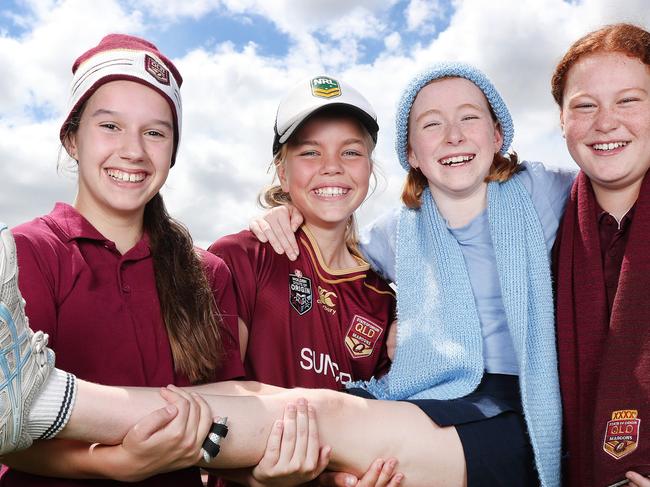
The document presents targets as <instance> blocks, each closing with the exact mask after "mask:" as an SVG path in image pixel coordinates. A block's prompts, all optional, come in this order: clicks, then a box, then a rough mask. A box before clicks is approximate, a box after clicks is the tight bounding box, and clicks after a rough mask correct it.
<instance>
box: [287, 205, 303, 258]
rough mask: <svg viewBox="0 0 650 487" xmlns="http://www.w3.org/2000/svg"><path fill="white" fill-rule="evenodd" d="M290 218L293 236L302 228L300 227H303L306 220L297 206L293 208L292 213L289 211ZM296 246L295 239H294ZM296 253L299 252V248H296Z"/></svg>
mask: <svg viewBox="0 0 650 487" xmlns="http://www.w3.org/2000/svg"><path fill="white" fill-rule="evenodd" d="M289 216H290V225H289V226H290V228H291V234H292V235H293V234H294V233H296V231H297V230H298V229H299V228H300V225H302V222H303V221H304V218H303V216H302V213H300V212H299V211H298V210H297V209H296V207H295V206H291V208H290V211H289ZM293 243H294V244H295V243H296V242H295V238H294V242H293ZM295 250H296V252H297V251H298V246H297V245H296V246H295Z"/></svg>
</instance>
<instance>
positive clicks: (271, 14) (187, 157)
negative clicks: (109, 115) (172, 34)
mask: <svg viewBox="0 0 650 487" xmlns="http://www.w3.org/2000/svg"><path fill="white" fill-rule="evenodd" d="M154 4H155V5H159V4H161V5H163V7H164V8H165V10H161V11H160V12H159V13H160V19H161V18H164V21H165V22H170V23H171V22H174V21H175V20H174V19H175V18H181V17H190V18H198V17H200V16H201V15H206V14H207V13H208V12H213V13H214V12H217V11H218V13H219V14H221V12H223V11H224V10H226V11H227V12H229V15H253V14H255V15H263V16H264V17H266V18H267V19H269V20H270V21H271V22H273V23H274V24H275V25H277V26H278V29H280V30H282V31H283V32H290V35H291V39H292V44H291V46H290V48H289V49H288V51H287V55H286V56H285V57H277V56H269V57H266V56H264V55H262V54H261V53H260V50H259V49H258V48H257V47H256V46H255V45H253V44H250V45H248V46H246V47H245V48H243V49H241V48H235V47H234V46H233V45H231V44H228V43H225V44H220V45H214V44H211V43H210V42H200V43H199V44H200V45H198V46H196V47H194V48H189V49H186V50H184V51H183V52H187V54H185V55H184V56H183V57H182V58H179V59H175V60H174V61H175V62H176V63H177V65H178V67H179V69H180V70H181V72H182V74H183V77H184V79H185V83H184V85H183V88H182V92H183V100H184V127H183V128H184V132H183V137H182V142H181V149H180V153H179V158H178V163H177V165H176V166H175V167H174V168H173V170H172V172H171V175H170V178H169V181H168V184H167V185H166V187H165V189H164V194H165V197H166V200H167V202H168V206H169V209H170V211H171V212H172V213H173V214H174V215H176V216H178V217H179V218H180V219H181V220H183V221H184V222H186V223H187V224H188V225H189V227H190V229H191V231H192V233H193V235H194V236H195V238H196V239H197V241H199V242H200V243H202V244H207V243H209V242H211V241H212V240H214V239H215V238H216V237H217V236H220V235H223V234H224V233H227V232H233V231H236V230H239V229H241V228H242V227H243V226H245V225H246V222H247V221H248V218H249V217H250V216H251V215H252V214H253V213H254V212H256V211H258V210H257V209H256V207H255V198H256V194H257V192H258V191H259V190H260V189H261V188H262V187H263V186H264V185H265V184H266V183H268V182H270V180H271V176H270V175H269V174H267V173H266V169H267V166H268V163H269V160H270V155H271V154H270V153H271V150H270V147H271V141H272V126H273V121H274V116H275V110H276V108H277V103H278V102H279V100H280V98H281V97H282V95H283V93H284V92H285V91H286V90H287V89H288V88H289V87H291V86H292V85H293V84H294V83H296V82H297V81H299V80H300V79H303V78H306V77H309V76H311V75H315V74H325V73H328V71H329V73H328V74H333V75H337V76H340V77H341V78H343V79H345V80H346V81H348V82H350V83H351V84H353V85H354V86H356V87H357V88H358V89H359V90H360V91H361V92H363V93H364V94H365V95H366V96H367V97H368V99H369V100H370V101H371V103H372V104H373V105H374V107H375V109H376V111H377V113H378V115H379V120H380V125H381V130H380V140H379V145H378V147H377V151H376V157H375V158H376V160H378V161H379V163H380V165H381V166H382V167H383V172H384V174H385V180H386V181H387V183H386V184H387V188H386V189H385V191H384V192H383V193H382V192H381V191H379V192H378V194H376V195H375V196H373V198H372V199H371V200H370V201H368V202H367V203H366V204H365V205H364V207H363V208H362V210H361V220H362V221H364V220H365V221H367V220H368V219H370V218H371V217H373V216H375V215H377V214H379V213H381V212H382V211H384V210H385V209H386V208H387V207H388V206H393V205H395V204H397V202H398V197H399V192H400V189H401V184H402V180H403V177H404V172H403V170H402V169H401V167H399V165H398V164H397V162H396V160H395V156H394V149H393V140H394V135H393V132H394V130H393V123H394V107H395V103H396V101H397V98H398V95H399V93H400V90H401V88H402V86H403V85H404V84H405V83H406V81H407V80H408V79H409V78H410V77H411V76H412V75H413V74H414V73H415V72H416V71H418V70H420V69H422V68H423V67H424V66H426V65H427V64H428V63H430V62H432V61H436V60H443V59H451V60H461V59H462V60H465V61H468V62H472V63H475V64H477V65H478V66H479V67H480V68H481V69H483V70H485V71H486V73H488V75H489V76H490V78H491V79H492V80H493V81H494V83H495V84H496V85H497V87H498V88H499V89H500V90H501V92H502V94H503V96H504V98H505V99H506V101H507V102H508V104H509V105H510V107H511V109H512V112H513V115H514V118H515V123H516V128H517V135H516V139H515V148H516V149H517V151H518V152H519V154H520V155H521V156H523V157H524V158H531V159H542V160H545V161H549V162H551V163H554V164H555V165H557V164H564V165H568V164H570V162H569V158H568V154H567V153H566V150H565V149H564V144H563V141H562V139H561V138H560V136H559V130H558V128H557V125H558V124H557V109H556V107H555V106H554V104H553V101H552V99H551V97H550V94H549V92H550V89H549V79H550V74H551V72H552V69H553V67H554V64H555V63H556V62H557V60H558V59H559V57H560V56H561V54H562V53H563V51H564V50H565V49H566V48H567V47H568V46H569V45H570V43H571V42H572V41H573V40H575V39H576V38H577V37H578V36H579V35H582V34H584V33H585V32H587V31H588V30H590V29H592V28H594V27H595V26H597V25H600V24H601V23H605V22H614V21H618V20H630V19H632V20H634V21H635V22H637V23H641V25H645V26H646V27H648V26H649V25H650V11H649V10H648V9H647V8H645V2H643V1H641V0H638V1H634V0H629V1H627V2H626V8H625V9H620V10H624V11H625V12H624V13H621V12H618V11H616V10H614V9H612V7H610V6H609V5H610V3H609V2H607V1H606V0H585V1H583V2H582V3H573V4H572V3H567V2H563V1H561V0H544V1H542V0H540V1H530V2H525V4H524V2H520V1H519V0H503V1H501V2H483V1H481V0H465V1H463V2H456V3H454V5H455V7H456V11H455V13H454V14H453V16H452V17H451V18H450V19H449V20H450V23H449V26H448V28H446V29H445V30H444V31H443V32H440V33H439V35H438V36H437V37H436V39H434V40H432V41H426V43H425V42H424V41H423V40H421V41H420V44H417V45H409V44H408V43H407V41H406V40H405V39H408V38H409V36H411V34H409V36H407V35H403V33H401V32H399V31H396V30H394V28H393V26H392V24H390V22H389V21H388V20H387V18H386V15H387V14H388V13H389V11H391V12H393V13H394V9H395V8H396V7H395V6H394V4H395V2H394V1H393V2H376V1H373V0H364V1H359V2H349V1H347V0H345V1H344V0H335V1H327V2H326V1H320V0H319V1H316V2H305V1H303V0H279V1H277V2H268V1H266V2H262V1H261V0H259V1H258V0H221V1H213V2H208V1H207V0H206V1H203V2H181V1H180V0H178V1H172V2H155V3H154V2H153V1H152V0H140V1H137V2H136V1H135V0H134V1H129V2H124V1H123V2H118V1H117V0H115V1H109V0H105V1H103V2H102V5H103V9H102V11H101V13H100V12H98V11H97V9H96V7H95V6H94V3H93V2H87V1H84V0H60V1H56V2H54V1H46V0H42V1H38V2H36V1H34V2H32V3H30V4H28V5H29V6H31V8H32V9H33V10H30V11H28V13H27V14H26V15H23V16H22V17H21V19H20V21H21V22H24V24H25V25H26V26H27V30H26V31H25V33H24V34H22V35H21V36H20V37H9V36H8V35H7V34H4V35H3V36H2V37H0V64H2V66H3V75H4V76H2V77H1V78H0V130H1V133H2V137H0V181H2V183H3V191H2V192H1V193H0V208H2V211H1V212H0V219H2V218H4V219H5V220H7V221H8V223H10V224H12V225H15V224H17V223H20V222H21V221H25V220H27V219H30V218H33V217H34V216H36V215H38V214H42V213H45V212H47V211H49V209H50V208H51V207H52V205H53V202H54V201H55V200H64V201H72V199H73V197H74V179H72V180H71V179H70V178H69V177H66V176H60V177H57V176H56V175H55V174H56V169H55V167H56V158H57V152H58V139H57V134H58V121H59V120H60V119H61V117H62V110H63V109H64V106H65V103H66V99H67V92H68V85H69V82H70V77H71V75H70V67H71V65H72V62H73V60H74V59H75V58H76V56H77V55H79V54H80V51H82V50H84V49H86V48H88V47H90V46H92V45H94V44H96V43H97V41H98V40H99V39H100V38H101V37H102V36H103V35H104V34H106V33H108V32H111V31H122V32H131V33H134V34H139V35H143V36H145V37H146V36H147V34H148V33H149V32H154V31H155V29H156V28H157V27H158V25H157V24H156V22H160V19H154V20H153V21H149V20H148V19H149V18H150V17H149V12H148V13H147V15H144V13H143V12H145V11H146V9H147V8H148V7H150V6H151V5H154ZM413 5H414V2H410V3H408V4H407V3H406V2H405V1H403V2H402V3H401V4H400V5H399V7H400V8H401V9H402V15H403V16H405V15H406V8H407V6H409V8H415V7H413ZM161 8H162V7H161ZM391 9H393V10H391ZM623 15H625V16H626V17H622V16H623ZM5 18H7V17H5ZM402 18H404V17H402ZM364 20H365V21H367V22H365V23H363V22H362V21H364ZM362 24H363V25H362ZM430 24H431V19H430V18H429V20H427V21H426V22H424V21H422V22H421V24H420V25H419V27H418V29H426V28H428V26H430ZM357 25H358V27H359V30H358V32H357V30H356V29H355V27H356V26H357ZM372 36H375V39H378V40H379V41H380V42H379V45H380V46H381V45H382V42H381V41H382V40H383V45H384V46H385V50H384V52H382V53H381V54H380V55H379V56H378V57H377V58H376V59H375V60H374V61H372V62H371V63H361V62H359V60H360V59H363V58H362V57H360V54H362V53H363V51H362V49H363V40H365V39H366V38H368V37H372ZM421 39H423V38H421ZM205 46H210V47H205ZM354 60H356V62H353V61H354ZM31 105H38V106H40V107H46V109H50V110H51V111H52V116H51V117H48V118H47V119H46V120H42V121H34V118H33V113H32V107H31Z"/></svg>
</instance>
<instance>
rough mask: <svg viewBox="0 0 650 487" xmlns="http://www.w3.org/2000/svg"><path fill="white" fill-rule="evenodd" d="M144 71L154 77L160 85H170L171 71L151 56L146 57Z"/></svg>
mask: <svg viewBox="0 0 650 487" xmlns="http://www.w3.org/2000/svg"><path fill="white" fill-rule="evenodd" d="M144 69H146V70H147V73H149V74H150V75H151V76H153V77H154V78H155V79H156V81H158V83H161V84H163V85H169V71H168V70H167V68H166V67H165V66H163V65H162V64H160V63H159V62H158V61H156V60H155V59H154V58H152V57H151V56H149V54H145V55H144Z"/></svg>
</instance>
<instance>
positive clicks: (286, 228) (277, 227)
mask: <svg viewBox="0 0 650 487" xmlns="http://www.w3.org/2000/svg"><path fill="white" fill-rule="evenodd" d="M302 221H303V217H302V215H301V214H300V212H298V211H297V210H296V209H295V208H294V207H293V206H278V207H275V208H272V209H271V210H269V211H267V212H266V214H265V215H263V216H262V217H256V218H254V219H252V220H251V221H250V222H249V224H248V227H249V229H250V231H251V232H253V234H254V235H255V237H257V239H258V240H259V241H260V242H268V243H269V244H271V247H273V250H274V251H275V252H276V253H277V254H284V253H286V254H287V257H289V259H291V260H295V259H296V257H297V256H298V253H299V249H298V243H297V242H296V237H295V235H294V233H295V232H296V230H297V229H298V227H300V225H301V224H302Z"/></svg>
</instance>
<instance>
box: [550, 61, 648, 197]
mask: <svg viewBox="0 0 650 487" xmlns="http://www.w3.org/2000/svg"><path fill="white" fill-rule="evenodd" d="M560 121H561V124H562V130H563V132H564V136H565V138H566V144H567V148H568V149H569V152H570V153H571V156H572V157H573V159H574V160H575V161H576V163H577V164H578V165H579V166H580V168H581V169H582V170H583V171H584V172H585V173H586V174H587V175H588V176H589V177H590V178H591V181H592V184H593V185H594V188H595V189H596V190H598V189H599V188H603V189H605V188H607V189H614V190H615V189H621V188H626V187H629V186H630V185H640V184H641V181H642V180H643V177H644V175H645V173H646V172H647V170H648V168H649V167H650V69H649V68H648V66H647V65H645V64H643V63H642V62H641V61H639V60H638V59H636V58H631V57H628V56H626V55H624V54H620V53H597V54H591V55H588V56H585V57H583V58H581V59H580V60H579V61H578V62H577V63H575V64H574V65H573V66H572V67H571V69H570V70H569V72H568V74H567V78H566V86H565V88H564V99H563V102H562V112H561V118H560Z"/></svg>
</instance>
